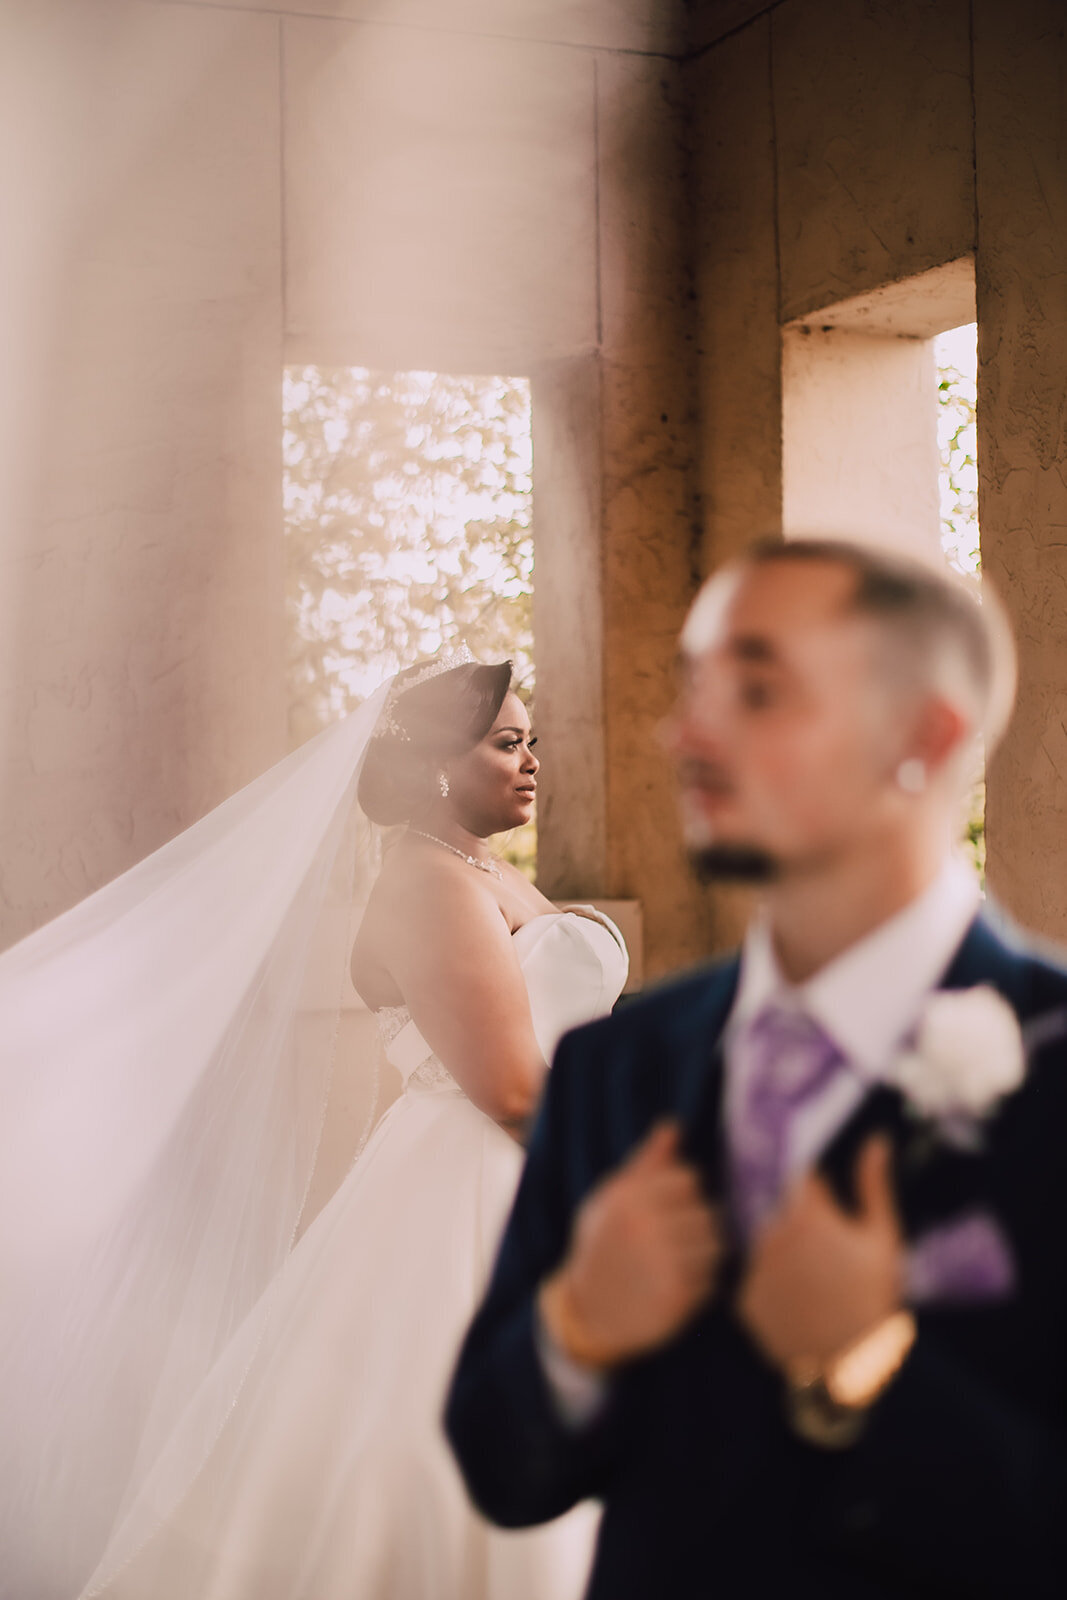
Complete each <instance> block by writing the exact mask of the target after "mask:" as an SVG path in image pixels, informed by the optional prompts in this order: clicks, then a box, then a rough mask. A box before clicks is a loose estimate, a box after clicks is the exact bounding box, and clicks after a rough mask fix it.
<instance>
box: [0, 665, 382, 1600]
mask: <svg viewBox="0 0 1067 1600" xmlns="http://www.w3.org/2000/svg"><path fill="white" fill-rule="evenodd" d="M386 693H387V686H385V687H383V688H382V689H380V690H379V691H378V692H377V693H376V694H375V695H374V696H373V697H372V698H371V699H370V700H369V701H368V702H367V703H366V704H364V705H363V706H362V707H361V708H360V709H359V710H357V711H356V712H355V713H353V714H352V715H351V716H350V717H348V718H347V719H346V720H344V721H343V722H340V723H338V724H336V725H334V726H332V727H330V728H328V729H327V730H326V731H325V732H323V733H322V734H320V735H319V736H318V737H317V738H316V739H314V740H312V741H311V742H310V743H309V744H307V745H305V746H304V747H303V748H302V749H300V750H298V751H296V752H294V754H292V755H291V756H289V757H288V758H287V759H286V760H284V761H282V762H281V763H280V764H279V765H278V766H276V767H274V768H272V769H271V770H270V771H269V772H267V773H266V774H265V775H264V776H263V777H261V778H259V779H258V780H256V781H255V782H254V783H252V784H250V785H249V786H248V787H247V788H246V789H244V790H242V791H241V792H240V793H238V794H236V795H234V796H233V797H232V798H231V799H229V800H227V801H226V802H225V803H224V804H223V805H221V806H219V807H218V808H217V809H216V810H215V811H213V812H212V813H211V814H210V815H208V816H207V817H205V818H203V819H202V821H200V822H199V823H197V824H196V825H195V826H194V827H192V828H191V829H189V830H188V831H187V832H186V833H184V834H182V835H181V836H179V837H178V838H176V839H174V840H173V841H172V842H171V843H170V844H168V845H166V846H164V847H163V848H162V849H161V850H159V851H157V852H156V853H155V854H154V855H152V856H150V857H149V858H148V859H146V860H145V861H143V862H141V863H140V864H139V865H137V866H135V867H134V868H132V869H131V870H130V871H128V872H126V873H125V874H123V875H122V876H121V877H120V878H118V879H116V880H115V881H114V882H113V883H111V884H108V885H107V886H106V887H105V888H103V889H101V890H100V891H99V892H97V893H96V894H94V895H92V896H91V897H90V898H89V899H88V900H86V901H85V902H83V903H82V904H81V905H79V906H76V907H75V908H74V909H73V910H71V911H70V912H68V913H66V914H65V915H63V916H61V917H59V918H58V919H57V920H56V921H54V922H53V923H51V924H49V925H48V926H47V927H44V928H42V929H40V930H39V931H38V932H37V933H35V934H33V935H31V936H30V937H29V938H27V939H25V940H24V941H23V942H22V943H20V944H18V945H16V946H15V947H14V948H13V949H11V950H9V951H8V952H6V954H4V955H3V956H2V957H0V1085H2V1106H3V1117H2V1120H0V1143H2V1149H0V1283H2V1285H3V1288H2V1297H0V1550H2V1552H3V1555H2V1562H0V1566H2V1570H0V1596H2V1597H3V1600H31V1597H32V1600H72V1597H74V1596H78V1595H88V1594H92V1593H94V1592H97V1591H98V1590H100V1589H103V1588H105V1587H106V1586H107V1584H108V1583H109V1582H110V1581H111V1580H112V1579H113V1577H114V1575H115V1574H116V1573H117V1572H119V1571H121V1569H122V1568H123V1567H124V1565H125V1564H126V1563H127V1561H128V1560H129V1559H130V1557H131V1556H132V1555H134V1554H135V1553H136V1551H137V1550H138V1549H139V1548H140V1547H141V1546H142V1545H143V1544H144V1542H145V1541H146V1539H148V1538H149V1537H150V1536H151V1534H152V1532H153V1530H154V1529H155V1527H156V1526H157V1525H158V1523H159V1520H160V1518H161V1517H164V1516H166V1515H167V1512H168V1509H169V1508H170V1507H171V1506H173V1505H175V1504H177V1502H178V1500H179V1499H180V1498H181V1496H182V1495H183V1494H184V1493H185V1491H186V1490H187V1489H188V1487H189V1485H190V1483H191V1482H192V1481H193V1479H194V1478H195V1477H196V1475H197V1473H198V1471H199V1470H200V1468H201V1466H202V1464H203V1462H204V1461H205V1459H206V1458H207V1456H208V1454H209V1453H210V1451H211V1449H212V1446H213V1443H214V1441H215V1439H216V1438H217V1437H218V1434H219V1432H220V1430H221V1428H222V1426H223V1424H224V1421H225V1418H226V1416H227V1415H228V1413H229V1412H230V1410H231V1408H232V1406H233V1405H234V1403H235V1400H236V1398H237V1396H238V1394H239V1392H240V1390H241V1386H242V1383H243V1382H244V1379H245V1375H246V1373H247V1372H248V1370H249V1368H250V1365H251V1363H252V1361H253V1359H254V1356H255V1351H256V1346H257V1341H258V1339H259V1336H260V1333H261V1331H262V1330H261V1327H260V1317H259V1311H258V1307H259V1302H260V1300H261V1297H262V1296H263V1291H264V1289H265V1288H266V1286H267V1285H268V1284H269V1283H270V1282H271V1280H272V1278H273V1277H274V1276H275V1274H276V1273H277V1272H278V1270H279V1267H280V1265H281V1263H282V1262H283V1261H284V1260H285V1258H286V1256H287V1255H288V1253H289V1251H290V1249H291V1247H292V1242H293V1239H294V1236H295V1233H296V1230H297V1225H298V1222H299V1219H300V1214H301V1210H302V1207H303V1205H304V1201H305V1197H306V1194H307V1191H308V1185H309V1182H310V1178H311V1174H312V1170H313V1167H314V1163H315V1158H316V1152H317V1148H318V1143H319V1136H320V1132H321V1128H322V1122H323V1117H324V1113H325V1106H326V1099H327V1094H328V1089H329V1084H330V1078H331V1072H332V1067H333V1057H334V1047H335V1039H336V1032H337V1025H338V1018H339V1013H340V1008H341V1002H342V994H343V984H344V979H345V972H346V966H347V961H348V956H349V951H350V947H351V941H352V937H353V935H354V932H355V927H356V923H357V921H358V915H359V904H360V899H361V896H364V895H365V894H366V892H368V890H369V887H370V882H371V880H372V878H373V870H374V868H375V867H376V865H377V861H376V857H375V853H374V852H375V841H374V839H373V838H372V834H371V830H370V826H369V824H368V823H367V821H366V818H365V817H363V816H362V814H361V813H360V811H359V809H358V807H357V805H356V802H355V795H356V785H357V782H358V777H359V772H360V767H361V763H362V760H363V757H364V755H365V753H366V750H367V747H368V743H369V740H370V737H371V734H372V731H373V729H374V725H375V722H376V720H377V718H378V715H379V712H380V710H381V707H382V704H383V702H384V699H385V696H386ZM371 1067H372V1063H371V1062H370V1061H369V1060H368V1062H367V1068H368V1070H370V1069H371ZM354 1292H358V1289H355V1290H354ZM193 1394H195V1395H196V1396H197V1404H196V1406H195V1408H194V1409H189V1408H188V1399H189V1397H190V1395H193ZM146 1600H147V1597H146Z"/></svg>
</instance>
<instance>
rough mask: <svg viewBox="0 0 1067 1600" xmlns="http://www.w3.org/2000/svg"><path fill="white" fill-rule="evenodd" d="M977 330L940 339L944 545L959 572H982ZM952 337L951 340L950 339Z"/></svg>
mask: <svg viewBox="0 0 1067 1600" xmlns="http://www.w3.org/2000/svg"><path fill="white" fill-rule="evenodd" d="M975 332H976V330H975V329H974V327H973V324H972V325H971V327H969V328H955V329H953V330H952V333H951V334H948V335H944V336H943V338H942V339H941V340H939V341H938V344H939V345H940V346H941V348H940V349H939V350H938V368H937V378H938V383H937V398H938V417H937V443H938V450H939V452H940V456H941V545H942V548H943V550H944V551H945V554H946V555H947V556H948V558H949V561H950V562H951V563H952V565H953V566H954V567H955V568H956V569H957V570H958V571H959V572H965V573H971V572H978V571H979V569H980V567H981V551H980V548H979V534H978V465H977V460H976V455H977V450H978V434H977V426H976V423H977V402H978V389H977V349H976V344H975V338H974V335H975ZM949 341H951V343H949Z"/></svg>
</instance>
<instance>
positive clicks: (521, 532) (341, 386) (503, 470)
mask: <svg viewBox="0 0 1067 1600" xmlns="http://www.w3.org/2000/svg"><path fill="white" fill-rule="evenodd" d="M283 393H284V424H285V428H284V436H283V455H284V470H285V477H284V504H285V519H286V530H287V552H288V604H289V613H290V623H291V626H290V630H289V637H290V641H291V652H290V662H289V682H290V706H291V723H290V728H291V736H292V740H293V742H294V744H295V743H300V742H301V741H302V740H304V739H306V738H308V737H310V735H311V734H313V733H315V732H317V731H318V730H319V729H320V728H321V727H323V726H325V724H326V723H327V722H330V721H332V720H334V719H335V718H336V717H338V716H341V715H343V714H344V713H345V712H346V711H348V710H350V709H351V708H352V707H353V706H355V705H358V704H359V702H360V701H361V700H362V699H364V698H365V696H366V695H367V694H369V693H370V692H371V690H373V689H374V687H375V686H376V685H377V684H378V683H379V682H381V680H382V679H383V678H384V677H386V676H388V675H389V674H391V673H393V672H395V671H397V670H398V669H399V668H401V667H404V666H407V665H409V664H410V663H411V662H413V661H417V660H419V659H420V658H423V657H426V656H428V655H432V654H433V653H434V652H435V651H436V650H438V649H439V648H440V647H441V646H442V645H447V644H453V643H456V642H458V641H459V640H461V639H465V640H466V642H467V643H468V644H469V645H470V648H471V649H472V650H473V651H474V653H475V655H476V656H478V657H479V658H480V659H482V660H485V661H498V660H502V659H504V658H506V657H509V656H510V657H511V658H512V659H513V660H514V661H515V664H516V672H517V675H518V677H519V679H520V681H522V682H524V683H527V684H529V681H530V679H531V675H532V627H531V598H532V597H531V586H532V574H533V538H532V533H531V503H532V485H531V476H530V474H531V444H530V394H529V385H528V383H526V382H525V381H524V380H522V379H513V378H501V377H452V376H449V375H447V374H441V373H430V372H400V373H375V372H370V371H368V370H367V369H366V368H363V367H341V368H322V367H293V368H290V369H288V370H287V372H286V374H285V382H284V391H283Z"/></svg>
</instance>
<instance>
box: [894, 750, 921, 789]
mask: <svg viewBox="0 0 1067 1600" xmlns="http://www.w3.org/2000/svg"><path fill="white" fill-rule="evenodd" d="M896 777H897V788H898V789H903V790H904V793H905V794H922V792H923V790H924V789H925V788H926V762H925V761H920V760H919V757H918V756H909V757H908V759H907V760H906V761H902V762H901V763H900V766H899V767H898V768H897V773H896Z"/></svg>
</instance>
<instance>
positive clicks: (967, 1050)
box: [894, 984, 1026, 1143]
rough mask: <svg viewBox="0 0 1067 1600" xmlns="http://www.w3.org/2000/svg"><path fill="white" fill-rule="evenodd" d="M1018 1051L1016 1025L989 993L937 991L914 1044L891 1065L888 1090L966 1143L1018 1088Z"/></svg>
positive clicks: (1021, 1057)
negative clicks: (897, 1091) (896, 1090)
mask: <svg viewBox="0 0 1067 1600" xmlns="http://www.w3.org/2000/svg"><path fill="white" fill-rule="evenodd" d="M1025 1071H1026V1051H1025V1048H1024V1045H1023V1036H1022V1032H1021V1030H1020V1027H1019V1021H1018V1018H1017V1017H1016V1015H1015V1012H1014V1011H1013V1010H1012V1008H1011V1006H1009V1005H1008V1003H1007V1001H1006V1000H1005V999H1004V998H1003V996H1002V995H1000V994H998V993H997V991H996V989H993V988H991V987H990V986H989V985H988V984H982V985H980V986H979V987H978V988H975V989H961V990H951V989H940V990H938V991H937V992H936V993H934V994H932V995H930V997H929V998H928V1000H927V1002H926V1004H925V1006H924V1007H923V1011H922V1015H921V1016H920V1018H919V1025H918V1028H917V1029H916V1032H915V1037H914V1043H913V1044H912V1045H911V1046H910V1047H909V1048H908V1049H905V1050H903V1051H902V1052H901V1054H900V1055H899V1056H898V1057H897V1061H896V1067H895V1072H894V1082H895V1083H896V1085H897V1087H898V1088H899V1089H900V1090H901V1092H902V1093H903V1094H904V1096H905V1097H906V1098H907V1100H908V1101H909V1103H910V1105H911V1106H912V1108H913V1109H914V1110H915V1111H916V1112H917V1113H918V1115H919V1116H921V1117H927V1118H929V1119H930V1120H931V1121H934V1122H937V1123H940V1124H941V1125H942V1127H943V1129H944V1131H945V1132H946V1133H947V1134H948V1135H949V1137H950V1138H951V1137H953V1135H955V1136H956V1137H957V1138H959V1136H960V1135H963V1136H964V1137H963V1138H962V1140H961V1141H960V1142H965V1143H969V1142H971V1138H968V1137H967V1134H968V1133H969V1134H971V1136H972V1137H973V1131H974V1126H975V1124H976V1123H977V1122H978V1121H979V1120H980V1119H981V1118H983V1117H986V1116H988V1115H989V1114H990V1112H992V1111H993V1109H994V1108H995V1106H996V1104H997V1102H998V1101H999V1100H1001V1099H1003V1097H1004V1096H1005V1095H1007V1094H1011V1092H1012V1090H1014V1089H1017V1088H1018V1087H1019V1085H1020V1084H1021V1083H1022V1081H1023V1076H1024V1074H1025Z"/></svg>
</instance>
